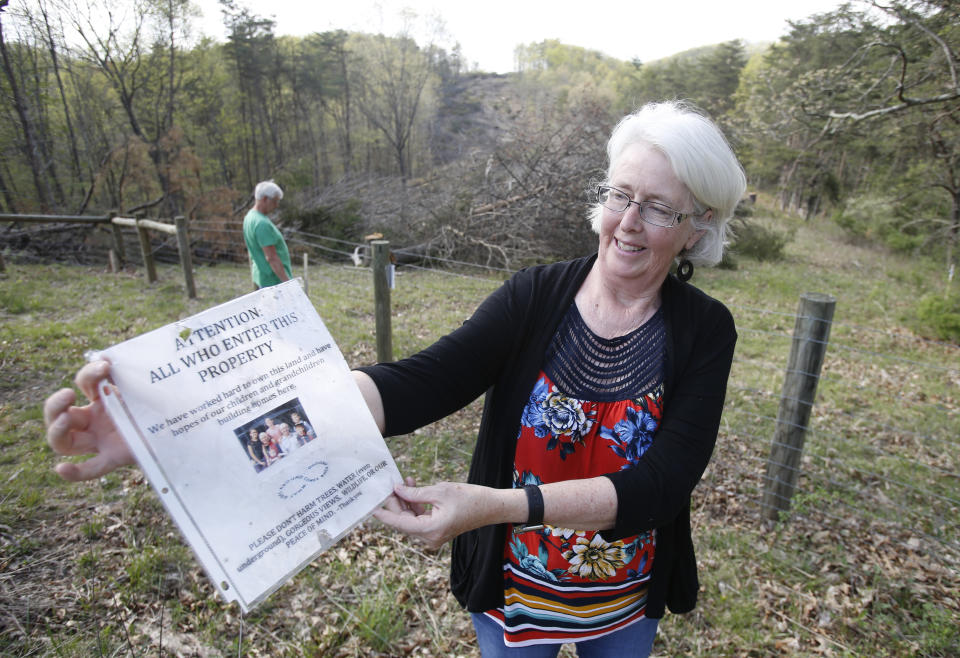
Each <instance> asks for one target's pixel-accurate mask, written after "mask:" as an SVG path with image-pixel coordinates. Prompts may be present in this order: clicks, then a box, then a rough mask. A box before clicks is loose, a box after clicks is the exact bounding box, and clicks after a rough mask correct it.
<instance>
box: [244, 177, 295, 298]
mask: <svg viewBox="0 0 960 658" xmlns="http://www.w3.org/2000/svg"><path fill="white" fill-rule="evenodd" d="M253 198H254V204H253V208H251V209H250V211H249V212H247V216H246V217H244V218H243V241H244V242H246V243H247V251H249V252H250V274H251V275H252V276H253V283H254V285H255V286H257V288H265V287H267V286H275V285H277V284H278V283H280V282H281V281H287V280H289V279H291V278H292V277H293V270H292V269H291V267H290V251H289V250H288V249H287V243H286V242H285V241H284V240H283V234H281V233H280V229H278V228H277V227H276V226H274V224H273V222H271V221H270V217H269V215H270V213H272V212H273V211H275V210H276V209H277V206H278V205H280V199H282V198H283V190H281V189H280V186H279V185H277V184H276V183H274V182H273V181H272V180H266V181H263V182H261V183H257V187H256V188H255V189H254V191H253Z"/></svg>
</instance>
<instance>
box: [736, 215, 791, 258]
mask: <svg viewBox="0 0 960 658" xmlns="http://www.w3.org/2000/svg"><path fill="white" fill-rule="evenodd" d="M731 228H732V229H733V235H734V241H733V244H732V245H731V247H730V250H731V251H732V252H733V253H734V254H735V255H737V256H746V257H748V258H753V259H756V260H759V261H774V260H782V259H783V250H784V248H785V247H786V246H787V245H788V244H789V243H790V241H791V240H792V239H793V231H779V230H777V229H773V228H768V227H766V226H764V225H762V224H759V223H757V222H750V221H747V219H746V218H745V217H735V218H734V219H733V222H732V226H731ZM730 260H731V261H732V262H735V260H734V259H733V258H732V257H731V258H730Z"/></svg>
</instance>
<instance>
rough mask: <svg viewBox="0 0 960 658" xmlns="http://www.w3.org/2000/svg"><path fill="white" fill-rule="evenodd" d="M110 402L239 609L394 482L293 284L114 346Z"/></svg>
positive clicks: (365, 512)
mask: <svg viewBox="0 0 960 658" xmlns="http://www.w3.org/2000/svg"><path fill="white" fill-rule="evenodd" d="M90 357H91V358H103V357H105V358H107V359H109V360H110V362H111V364H112V367H111V379H112V381H113V384H114V385H115V386H116V389H117V391H119V398H118V396H117V395H115V394H114V393H113V392H112V391H111V390H110V388H109V386H108V385H107V384H106V383H104V384H103V386H102V387H101V394H102V396H103V399H104V402H105V403H106V406H107V410H108V412H109V413H110V416H111V418H113V420H114V423H115V424H116V425H117V427H118V428H119V430H120V432H121V434H122V435H123V436H124V438H125V439H126V440H127V443H128V444H129V445H130V448H131V450H132V451H133V453H134V455H135V456H136V458H137V461H138V462H139V463H140V466H141V468H142V469H143V471H144V472H145V473H146V475H147V478H148V479H149V480H150V483H151V484H152V485H153V487H154V488H155V489H156V491H157V494H158V496H159V497H160V499H161V500H162V501H163V503H164V505H165V506H166V508H167V510H168V511H169V512H170V514H171V516H172V517H173V519H174V520H175V521H176V523H177V525H178V526H179V527H180V530H181V531H182V533H183V535H184V537H185V538H186V539H187V541H188V542H189V544H190V546H191V547H192V548H193V550H194V552H195V553H196V554H197V557H198V558H199V560H200V563H201V564H202V565H203V567H204V569H205V570H206V571H207V574H208V575H209V576H210V578H211V579H212V581H213V583H214V585H215V586H216V588H217V589H218V590H219V592H220V594H221V595H222V596H223V597H224V598H225V599H226V600H228V601H236V602H237V603H239V605H240V607H241V608H242V609H243V610H244V611H245V612H246V611H248V610H250V609H251V608H253V607H254V606H256V605H257V604H258V603H260V602H261V601H262V600H263V599H264V598H266V597H267V596H268V595H269V594H270V593H271V592H272V591H273V590H275V589H276V588H277V587H279V586H280V585H282V584H283V583H284V582H286V581H287V580H289V579H290V578H291V577H293V576H294V575H295V574H296V573H297V572H298V571H300V570H301V569H302V568H303V567H305V566H306V565H307V564H309V563H310V561H312V560H313V559H314V558H315V557H316V556H317V555H318V554H319V553H321V552H322V551H324V550H325V549H327V548H329V547H330V546H331V545H332V544H334V543H335V542H336V541H337V540H338V539H339V538H340V537H342V536H343V535H344V534H346V533H347V532H348V531H349V530H350V529H351V528H353V527H354V526H356V525H357V524H358V523H360V522H361V521H362V520H363V519H364V518H366V517H367V516H369V514H370V513H371V512H372V511H373V510H374V509H376V508H377V507H378V506H379V505H380V503H382V502H383V501H384V500H385V499H386V498H387V497H388V496H389V495H390V493H391V491H392V490H393V485H394V484H395V483H397V482H400V480H401V478H400V473H399V471H398V470H397V467H396V464H394V461H393V458H392V457H391V455H390V451H389V450H388V449H387V446H386V444H385V443H384V441H383V437H382V436H381V435H380V432H379V430H378V429H377V426H376V423H375V422H374V420H373V417H372V416H371V415H370V412H369V411H368V410H367V407H366V404H365V403H364V401H363V398H362V396H361V395H360V391H359V389H358V388H357V387H356V384H355V383H354V381H353V377H352V375H351V374H350V371H349V368H348V366H347V363H346V361H345V360H344V358H343V355H342V354H341V353H340V350H339V348H338V347H337V345H336V344H335V343H334V341H333V338H332V337H331V336H330V333H329V332H328V331H327V328H326V327H325V326H324V324H323V321H322V320H321V319H320V316H319V315H317V312H316V311H315V310H314V308H313V305H312V304H311V303H310V300H309V299H307V297H306V295H305V294H304V293H303V290H302V288H301V286H300V283H299V281H289V282H286V283H284V284H281V285H279V286H273V287H270V288H264V289H263V290H259V291H257V292H254V293H251V294H249V295H245V296H243V297H240V298H238V299H235V300H233V301H231V302H228V303H226V304H222V305H220V306H216V307H214V308H211V309H208V310H206V311H203V312H202V313H198V314H197V315H194V316H193V317H190V318H187V319H186V320H181V321H180V322H176V323H174V324H170V325H167V326H166V327H162V328H160V329H157V330H155V331H151V332H149V333H146V334H143V335H142V336H139V337H137V338H133V339H131V340H128V341H126V342H123V343H120V344H118V345H115V346H113V347H110V348H108V349H105V350H103V351H101V352H98V353H94V354H91V355H90Z"/></svg>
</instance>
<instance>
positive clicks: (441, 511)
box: [373, 478, 496, 549]
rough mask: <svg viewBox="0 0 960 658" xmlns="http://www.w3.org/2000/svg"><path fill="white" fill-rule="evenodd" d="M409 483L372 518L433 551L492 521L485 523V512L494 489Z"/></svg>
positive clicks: (398, 490) (408, 481)
mask: <svg viewBox="0 0 960 658" xmlns="http://www.w3.org/2000/svg"><path fill="white" fill-rule="evenodd" d="M406 482H407V484H406V485H397V486H396V487H394V490H393V492H394V495H393V496H391V498H390V499H389V500H388V501H387V503H385V505H384V506H383V507H381V508H380V509H378V510H377V511H376V512H374V514H373V515H374V516H375V517H376V518H377V519H379V520H380V521H382V522H383V523H386V524H387V525H389V526H393V527H394V528H396V529H397V530H399V531H400V532H403V533H405V534H408V535H411V536H413V537H416V538H418V539H420V540H422V541H423V542H424V543H426V544H427V546H429V547H430V548H432V549H437V548H440V547H441V546H443V544H445V543H446V542H448V541H450V540H451V539H453V538H454V537H456V536H457V535H459V534H461V533H463V532H466V531H468V530H472V529H474V528H478V527H480V526H482V525H486V524H487V523H489V522H491V521H487V520H485V513H486V512H488V511H489V508H490V503H491V502H492V501H491V500H490V498H491V494H493V492H495V491H496V490H494V489H489V488H487V487H480V486H477V485H473V484H460V483H455V482H440V483H438V484H434V485H430V486H427V487H415V486H413V480H412V478H407V480H406ZM428 505H429V506H430V507H429V509H428V508H427V506H428Z"/></svg>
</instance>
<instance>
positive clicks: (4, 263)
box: [0, 251, 7, 272]
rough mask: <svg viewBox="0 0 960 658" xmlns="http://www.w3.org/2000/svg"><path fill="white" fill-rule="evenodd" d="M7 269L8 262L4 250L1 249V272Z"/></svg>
mask: <svg viewBox="0 0 960 658" xmlns="http://www.w3.org/2000/svg"><path fill="white" fill-rule="evenodd" d="M6 271H7V263H6V262H5V261H4V260H3V252H2V251H0V272H6Z"/></svg>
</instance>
